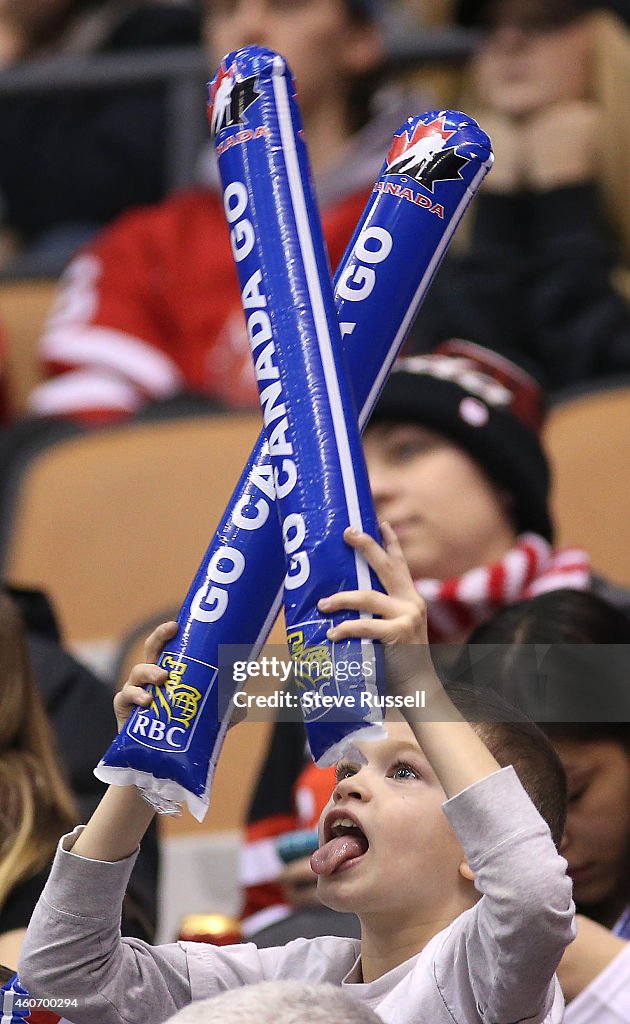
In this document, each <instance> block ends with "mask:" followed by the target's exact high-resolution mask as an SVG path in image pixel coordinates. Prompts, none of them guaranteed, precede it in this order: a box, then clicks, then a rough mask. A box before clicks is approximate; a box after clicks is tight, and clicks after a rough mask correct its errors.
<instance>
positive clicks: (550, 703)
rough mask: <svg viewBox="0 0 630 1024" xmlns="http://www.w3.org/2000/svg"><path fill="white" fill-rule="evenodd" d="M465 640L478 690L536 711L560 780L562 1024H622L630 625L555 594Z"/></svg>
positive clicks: (627, 902)
mask: <svg viewBox="0 0 630 1024" xmlns="http://www.w3.org/2000/svg"><path fill="white" fill-rule="evenodd" d="M470 643H471V644H483V645H488V646H486V647H484V654H483V660H481V658H480V655H479V654H477V656H476V658H475V665H474V666H473V672H474V676H475V680H476V682H477V685H481V686H482V687H484V686H487V685H490V686H495V687H497V686H498V687H499V688H503V687H505V688H506V689H507V690H508V691H509V693H510V697H511V699H512V701H513V702H514V703H515V704H517V706H519V707H521V708H523V709H524V710H525V711H526V713H527V714H528V715H531V716H534V717H539V716H540V715H541V713H542V715H543V716H544V720H543V721H541V723H540V724H541V728H542V729H543V730H544V732H546V734H547V735H548V737H549V738H550V740H551V742H552V743H553V745H554V747H555V749H556V752H557V753H558V755H559V757H560V760H561V761H562V763H563V765H564V767H565V769H566V773H567V779H568V786H569V806H568V813H567V821H566V827H565V834H564V839H563V842H562V845H561V848H560V849H561V852H562V854H563V855H564V856H565V857H566V859H567V861H568V872H569V875H571V877H572V879H573V897H574V899H575V902H576V905H577V909H578V912H579V917H578V934H577V939H576V940H575V942H573V943H572V944H571V945H570V946H569V947H568V948H567V950H566V951H565V953H564V956H563V959H562V962H561V964H560V967H559V968H558V977H559V978H560V983H561V985H562V988H563V992H564V995H565V998H566V999H567V1002H568V1003H569V1005H568V1007H567V1009H566V1011H565V1017H564V1020H565V1024H617V1022H619V1021H627V1020H630V941H629V940H630V723H629V722H628V717H629V710H628V709H629V706H630V697H629V690H628V679H629V678H630V623H629V622H628V620H627V618H626V617H625V616H624V615H622V614H620V612H619V611H618V609H616V608H614V607H613V606H611V605H610V604H609V603H608V602H607V601H605V600H603V599H602V598H601V597H597V596H596V595H594V594H589V593H586V592H577V591H569V590H556V591H553V592H552V593H548V594H541V595H539V596H538V597H534V598H532V599H531V600H529V601H519V602H517V603H516V604H513V605H509V606H507V607H506V608H504V609H502V610H501V611H499V612H497V614H496V615H494V616H493V617H492V618H491V619H490V620H489V621H488V622H487V623H485V624H484V625H482V626H480V627H479V628H478V629H477V630H475V632H474V633H473V635H472V636H471V638H470ZM532 645H542V646H539V647H538V649H537V650H538V654H537V655H536V652H534V651H533V647H532ZM598 648H599V649H598ZM481 672H483V676H481V677H480V673H481ZM590 716H592V720H589V717H590Z"/></svg>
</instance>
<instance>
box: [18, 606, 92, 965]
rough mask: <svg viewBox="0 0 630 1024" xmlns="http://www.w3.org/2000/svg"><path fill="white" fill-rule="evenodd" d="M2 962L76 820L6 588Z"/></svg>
mask: <svg viewBox="0 0 630 1024" xmlns="http://www.w3.org/2000/svg"><path fill="white" fill-rule="evenodd" d="M0 663H1V665H2V672H1V674H0V678H1V680H2V682H1V685H0V793H1V794H2V796H1V801H2V814H1V815H0V962H2V963H4V964H7V965H9V966H11V967H15V965H16V964H17V959H18V955H19V950H20V947H21V944H22V940H23V938H24V934H25V932H26V926H27V925H28V922H29V919H30V916H31V913H32V911H33V908H34V906H35V904H36V903H37V900H38V899H39V894H40V892H41V890H42V889H43V887H44V883H45V881H46V878H47V876H48V869H49V867H50V864H51V862H52V858H53V855H54V852H55V849H56V846H57V842H58V840H59V839H60V837H61V836H62V835H63V834H64V832H65V831H66V830H67V829H68V827H73V826H74V825H75V824H76V822H77V821H78V810H77V808H76V806H75V804H74V800H73V797H72V793H71V790H70V787H69V785H68V782H67V780H66V778H65V776H64V772H63V769H62V767H61V764H60V762H59V760H58V756H57V752H56V750H55V744H54V740H53V736H52V733H51V730H50V727H49V725H48V722H47V719H46V712H45V710H44V706H43V703H42V700H41V697H40V695H39V693H38V691H37V688H36V686H35V683H34V681H33V677H32V675H31V667H30V663H29V657H28V651H27V647H26V642H25V635H24V628H23V625H22V622H21V620H20V615H19V612H18V610H17V608H16V607H15V605H14V604H13V601H12V600H11V598H10V597H9V596H8V595H7V594H3V593H0Z"/></svg>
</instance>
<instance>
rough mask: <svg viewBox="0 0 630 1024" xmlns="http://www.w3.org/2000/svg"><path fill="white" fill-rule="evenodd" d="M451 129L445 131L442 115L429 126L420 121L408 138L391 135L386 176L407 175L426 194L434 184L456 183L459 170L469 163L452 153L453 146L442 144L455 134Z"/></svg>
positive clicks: (406, 136)
mask: <svg viewBox="0 0 630 1024" xmlns="http://www.w3.org/2000/svg"><path fill="white" fill-rule="evenodd" d="M455 134H456V133H455V129H452V130H451V129H447V128H446V127H445V125H444V116H441V117H436V118H434V119H433V121H430V122H429V124H424V123H423V122H420V123H419V124H417V125H416V127H415V128H414V129H413V131H412V132H411V136H410V135H409V131H408V130H406V129H405V130H404V131H403V133H402V135H395V136H394V141H393V143H392V146H391V149H390V151H389V153H388V154H387V171H386V173H387V174H407V175H408V176H409V177H410V178H413V179H414V181H417V182H418V183H419V184H420V185H424V187H425V188H426V189H428V190H429V192H433V186H434V185H435V182H436V181H457V179H461V178H462V175H461V174H460V171H461V169H462V167H465V165H466V164H467V163H469V160H468V158H467V157H465V156H459V155H458V154H457V153H456V147H455V146H450V147H449V146H447V145H446V143H447V142H448V140H449V139H450V138H451V136H452V135H455Z"/></svg>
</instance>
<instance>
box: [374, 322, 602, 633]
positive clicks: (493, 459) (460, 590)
mask: <svg viewBox="0 0 630 1024" xmlns="http://www.w3.org/2000/svg"><path fill="white" fill-rule="evenodd" d="M543 418H544V396H543V392H542V390H541V387H540V385H539V383H538V382H537V380H536V379H535V378H534V377H533V376H531V375H530V374H529V373H528V372H527V371H525V370H524V369H522V368H521V367H520V366H517V365H516V364H515V363H513V362H511V361H510V360H508V359H506V358H504V357H502V356H499V355H497V354H496V353H494V352H491V351H489V350H488V349H485V348H482V347H481V346H479V345H475V344H472V343H471V342H466V341H449V342H446V343H444V344H442V345H440V346H438V347H437V349H436V350H435V351H434V352H432V353H431V354H428V355H421V356H410V357H407V358H403V359H401V360H399V361H398V363H397V364H396V365H395V367H394V369H393V371H392V373H391V375H390V378H389V380H388V382H387V384H386V385H385V388H384V390H383V393H382V395H381V398H380V400H379V402H378V403H377V406H376V409H375V412H374V414H373V416H372V419H371V420H370V423H369V425H368V428H367V430H366V431H365V435H364V450H365V455H366V461H367V465H368V470H369V474H370V484H371V487H372V493H373V497H374V502H375V505H376V511H377V514H378V517H379V519H386V520H387V521H388V522H390V523H391V525H392V526H393V528H394V530H395V531H396V533H397V534H398V537H399V540H400V543H401V546H402V548H403V551H404V553H405V556H406V558H407V561H408V562H409V566H410V569H411V572H412V575H413V576H414V579H415V580H416V583H417V587H418V590H419V591H420V593H421V594H422V595H423V597H424V598H425V600H426V601H427V606H428V615H429V627H430V634H431V637H432V639H434V640H442V641H460V640H464V639H465V638H466V637H467V635H468V633H469V632H470V630H471V629H472V628H473V627H474V626H475V625H477V624H478V623H479V622H481V621H483V620H484V619H486V618H487V617H488V616H489V615H491V614H492V611H493V610H494V609H496V608H499V607H502V606H503V605H504V604H507V603H509V602H511V601H515V600H517V599H519V598H524V597H529V596H531V595H533V594H536V593H540V592H541V591H543V590H551V589H555V588H557V587H573V588H575V589H586V588H588V587H589V586H590V583H591V574H590V569H589V560H588V556H587V555H586V553H585V552H583V551H580V550H577V549H562V550H558V551H556V550H554V549H553V547H552V541H553V525H552V521H551V517H550V512H549V505H548V501H549V487H550V474H549V466H548V463H547V459H546V456H545V453H544V451H543V448H542V444H541V440H540V434H539V430H540V427H541V425H542V422H543Z"/></svg>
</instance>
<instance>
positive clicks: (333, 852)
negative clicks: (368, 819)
mask: <svg viewBox="0 0 630 1024" xmlns="http://www.w3.org/2000/svg"><path fill="white" fill-rule="evenodd" d="M325 836H326V837H328V836H330V837H332V838H328V841H327V842H325V843H324V845H323V846H320V848H319V849H318V850H315V853H314V854H313V855H312V856H311V867H312V869H313V871H314V872H315V874H316V875H332V874H334V872H335V871H337V870H338V868H340V867H341V865H342V864H347V863H348V861H351V860H354V858H355V857H362V856H363V854H364V853H366V851H367V849H368V846H369V843H368V841H367V839H366V837H365V836H364V834H363V832H362V831H361V829H360V828H359V827H358V826H357V825H355V823H354V822H353V821H351V819H350V818H344V817H341V818H337V819H336V821H335V822H334V823H332V824H330V825H328V824H327V825H326V829H325Z"/></svg>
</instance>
